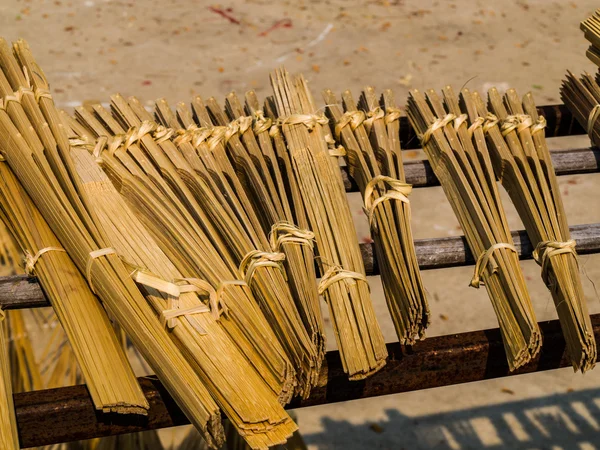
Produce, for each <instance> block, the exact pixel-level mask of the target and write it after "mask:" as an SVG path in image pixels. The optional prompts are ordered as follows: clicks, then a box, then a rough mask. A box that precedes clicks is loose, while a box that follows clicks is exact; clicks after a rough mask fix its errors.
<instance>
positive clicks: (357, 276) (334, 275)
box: [318, 266, 367, 295]
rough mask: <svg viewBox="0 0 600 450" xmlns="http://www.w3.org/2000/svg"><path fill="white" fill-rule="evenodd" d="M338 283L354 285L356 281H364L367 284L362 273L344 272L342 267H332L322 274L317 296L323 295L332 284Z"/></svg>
mask: <svg viewBox="0 0 600 450" xmlns="http://www.w3.org/2000/svg"><path fill="white" fill-rule="evenodd" d="M340 281H344V282H346V283H350V284H355V283H356V282H357V281H364V282H365V283H367V277H366V276H365V275H363V274H362V273H358V272H352V271H350V270H346V269H344V268H343V267H342V266H333V267H331V268H330V269H328V270H327V272H325V273H324V274H323V277H322V278H321V281H320V282H319V286H318V291H319V295H323V293H324V292H325V291H326V290H327V289H329V287H331V285H332V284H334V283H339V282H340Z"/></svg>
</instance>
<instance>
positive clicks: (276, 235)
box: [269, 221, 315, 252]
mask: <svg viewBox="0 0 600 450" xmlns="http://www.w3.org/2000/svg"><path fill="white" fill-rule="evenodd" d="M269 242H270V244H271V250H272V251H273V252H280V251H281V247H282V246H283V245H285V244H295V245H306V246H307V247H309V248H310V249H311V250H313V249H314V242H315V234H314V233H313V232H312V231H309V230H301V229H300V228H298V227H297V226H296V225H294V224H293V223H290V222H286V221H281V222H277V223H275V224H273V226H272V227H271V232H270V233H269Z"/></svg>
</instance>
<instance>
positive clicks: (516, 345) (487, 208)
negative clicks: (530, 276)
mask: <svg viewBox="0 0 600 450" xmlns="http://www.w3.org/2000/svg"><path fill="white" fill-rule="evenodd" d="M443 96H444V102H442V100H441V99H440V98H439V97H438V95H437V94H436V93H435V91H433V90H428V91H427V92H426V97H425V96H424V95H423V94H422V93H421V92H419V91H417V90H413V91H411V93H410V97H409V99H408V107H407V111H408V117H409V119H410V121H411V123H412V125H413V127H414V128H415V130H416V131H417V133H419V135H420V137H421V142H422V144H423V148H424V150H425V152H426V153H427V157H428V158H429V161H430V163H431V166H432V168H433V170H434V172H435V174H436V176H437V178H438V179H439V180H440V183H441V185H442V188H443V189H444V192H445V193H446V196H447V197H448V200H449V201H450V204H451V205H452V208H453V209H454V213H455V214H456V216H457V218H458V220H459V223H460V225H461V227H462V228H463V231H464V233H465V237H466V238H467V242H468V244H469V247H470V248H471V251H472V252H473V254H474V255H475V256H476V258H477V264H476V266H475V274H474V276H473V280H472V281H471V286H473V287H476V288H478V287H479V285H480V284H481V279H483V281H484V283H485V287H486V288H487V290H488V293H489V295H490V299H491V301H492V305H493V306H494V310H495V311H496V316H497V318H498V322H499V325H500V331H501V333H502V337H503V341H504V348H505V351H506V357H507V360H508V365H509V367H510V369H511V370H514V369H516V368H518V367H520V366H522V365H523V364H526V363H527V362H529V361H530V360H531V358H533V357H535V356H536V355H537V353H538V352H539V350H540V346H541V335H540V331H539V328H538V325H537V322H536V320H535V314H534V311H533V308H532V305H531V301H530V299H529V294H528V292H527V288H526V286H525V280H524V278H523V274H522V272H521V268H520V266H519V258H518V254H517V251H516V249H515V247H514V244H513V241H512V237H511V234H510V230H509V229H508V225H507V223H506V217H505V215H504V210H503V208H502V204H501V202H500V197H499V194H498V189H497V186H496V180H495V177H494V171H493V168H492V163H491V161H490V157H489V154H488V150H487V146H486V142H485V137H484V129H483V128H482V126H481V125H482V123H483V119H479V117H478V116H477V112H476V110H475V105H474V103H473V101H472V99H471V98H470V97H468V96H462V97H461V102H462V108H463V109H462V110H461V105H460V104H459V99H458V98H457V97H456V95H455V94H454V92H453V91H452V89H451V88H450V87H449V86H448V87H446V88H445V89H444V90H443ZM463 111H464V112H463ZM468 121H470V125H469V123H468Z"/></svg>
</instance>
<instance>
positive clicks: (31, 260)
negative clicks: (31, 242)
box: [25, 247, 66, 276]
mask: <svg viewBox="0 0 600 450" xmlns="http://www.w3.org/2000/svg"><path fill="white" fill-rule="evenodd" d="M48 252H62V253H65V252H66V250H65V249H64V248H60V247H45V248H42V249H40V250H39V251H38V252H37V253H36V254H35V255H33V256H32V255H31V253H29V252H27V251H26V252H25V273H26V274H27V275H29V276H32V275H33V274H34V272H35V265H36V264H37V262H38V260H39V259H40V258H41V257H42V256H43V255H45V254H46V253H48Z"/></svg>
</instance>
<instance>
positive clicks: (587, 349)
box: [462, 89, 597, 372]
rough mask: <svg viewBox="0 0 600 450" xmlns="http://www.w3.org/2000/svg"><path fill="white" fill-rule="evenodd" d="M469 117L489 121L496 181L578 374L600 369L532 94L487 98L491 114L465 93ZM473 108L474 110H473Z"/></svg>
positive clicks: (492, 94)
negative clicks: (529, 247)
mask: <svg viewBox="0 0 600 450" xmlns="http://www.w3.org/2000/svg"><path fill="white" fill-rule="evenodd" d="M462 100H463V103H464V105H465V108H466V109H464V112H465V113H467V114H468V115H469V116H470V119H471V122H472V123H473V121H475V120H479V121H478V122H477V123H480V121H481V119H478V118H479V117H485V118H486V121H485V122H484V123H483V127H484V128H485V130H486V135H487V139H488V142H489V146H490V150H491V154H492V158H491V159H492V163H493V165H494V169H495V171H496V175H497V176H498V178H499V179H500V182H501V183H502V185H503V186H504V187H505V188H506V190H507V192H508V193H509V194H510V197H511V199H512V201H513V203H514V205H515V206H516V208H517V211H518V213H519V216H520V217H521V220H522V221H523V223H524V224H525V229H526V230H527V234H528V236H529V239H530V241H531V243H532V244H533V245H534V246H535V251H534V253H533V256H534V258H535V260H536V262H537V263H538V264H539V265H540V266H542V278H543V280H544V283H545V284H546V286H547V287H548V289H550V292H551V293H552V298H553V300H554V304H555V305H556V310H557V312H558V318H559V319H560V324H561V327H562V330H563V334H564V336H565V340H566V342H567V351H568V354H569V357H570V358H571V364H572V365H573V368H574V369H575V370H576V371H577V370H581V371H582V372H585V371H586V370H589V369H592V368H593V367H594V365H595V363H596V354H597V351H596V340H595V338H594V333H593V330H592V323H591V319H590V315H589V312H588V307H587V302H586V300H585V295H584V293H583V287H582V284H581V278H580V276H579V264H578V259H577V253H576V252H575V241H574V240H572V239H571V235H570V232H569V225H568V223H567V218H566V214H565V210H564V207H563V203H562V199H561V195H560V189H559V187H558V182H557V179H556V174H555V172H554V166H553V165H552V159H551V157H550V152H549V151H548V146H547V145H546V139H545V137H544V127H545V126H546V120H545V119H544V117H542V116H538V113H537V109H536V106H535V103H534V101H533V96H532V95H531V93H529V94H527V95H525V97H523V99H521V98H520V97H519V96H518V95H517V92H516V91H515V90H514V89H509V90H508V91H507V92H506V94H505V95H504V97H501V96H500V94H499V93H498V91H497V90H496V89H491V90H490V91H489V92H488V103H489V106H490V109H491V112H492V113H493V114H490V113H489V112H488V110H487V108H486V106H485V104H484V102H483V100H482V99H481V97H479V96H478V95H476V94H473V95H471V94H470V93H469V92H468V91H467V90H464V91H463V93H462ZM468 108H470V110H469V109H468Z"/></svg>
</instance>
